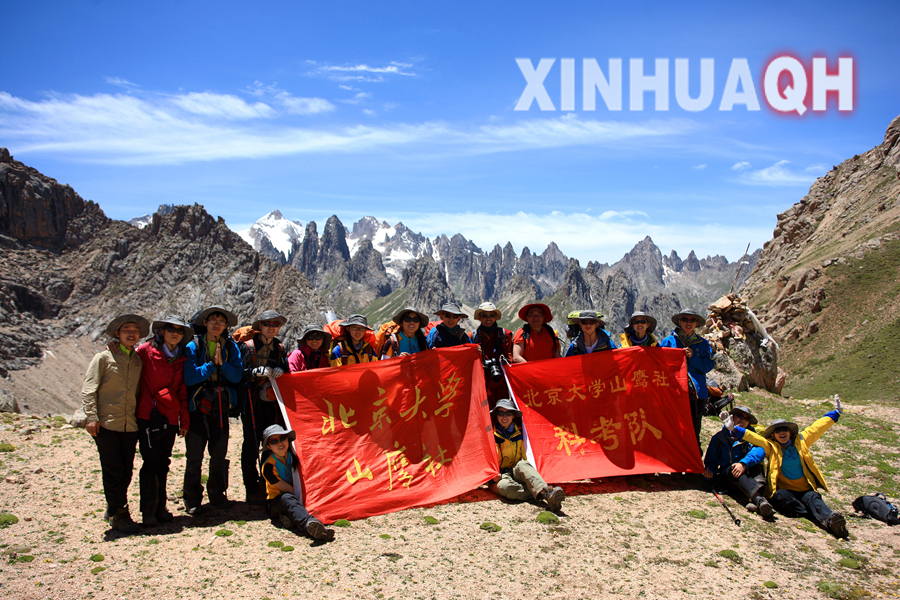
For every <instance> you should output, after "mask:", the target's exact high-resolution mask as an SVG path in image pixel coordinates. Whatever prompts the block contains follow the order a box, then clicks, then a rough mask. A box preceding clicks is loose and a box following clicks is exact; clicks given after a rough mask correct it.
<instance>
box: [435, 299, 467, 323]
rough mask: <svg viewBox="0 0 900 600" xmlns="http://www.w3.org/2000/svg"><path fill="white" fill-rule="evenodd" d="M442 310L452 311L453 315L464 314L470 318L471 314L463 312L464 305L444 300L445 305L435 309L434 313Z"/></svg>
mask: <svg viewBox="0 0 900 600" xmlns="http://www.w3.org/2000/svg"><path fill="white" fill-rule="evenodd" d="M442 312H445V313H450V314H451V315H462V316H463V317H465V318H467V319H468V318H469V315H467V314H466V313H464V312H463V309H462V307H461V306H460V305H459V304H458V303H456V302H444V304H443V306H441V307H440V308H439V309H438V310H436V311H434V314H436V315H437V314H440V313H442Z"/></svg>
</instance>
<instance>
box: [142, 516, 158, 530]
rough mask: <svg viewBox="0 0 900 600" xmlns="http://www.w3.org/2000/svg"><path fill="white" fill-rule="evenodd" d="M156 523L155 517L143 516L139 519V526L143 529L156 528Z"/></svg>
mask: <svg viewBox="0 0 900 600" xmlns="http://www.w3.org/2000/svg"><path fill="white" fill-rule="evenodd" d="M158 523H159V521H158V520H157V518H156V515H148V514H144V516H143V517H142V518H141V525H143V526H144V527H156V525H157V524H158Z"/></svg>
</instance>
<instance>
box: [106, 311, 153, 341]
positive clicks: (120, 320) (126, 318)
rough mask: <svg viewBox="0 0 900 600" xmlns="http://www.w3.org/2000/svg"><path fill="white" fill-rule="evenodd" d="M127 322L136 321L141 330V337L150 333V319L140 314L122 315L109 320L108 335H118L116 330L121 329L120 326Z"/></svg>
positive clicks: (112, 336)
mask: <svg viewBox="0 0 900 600" xmlns="http://www.w3.org/2000/svg"><path fill="white" fill-rule="evenodd" d="M125 323H134V324H136V325H137V326H138V327H139V328H140V330H141V337H146V336H148V335H149V334H150V321H148V320H147V319H145V318H144V317H142V316H140V315H132V314H128V315H120V316H118V317H116V318H115V319H113V320H112V321H110V322H109V325H107V326H106V335H108V336H109V337H111V338H114V337H116V332H117V331H118V330H119V327H121V326H122V325H124V324H125Z"/></svg>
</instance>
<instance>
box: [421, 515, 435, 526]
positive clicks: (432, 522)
mask: <svg viewBox="0 0 900 600" xmlns="http://www.w3.org/2000/svg"><path fill="white" fill-rule="evenodd" d="M422 520H423V521H425V523H427V524H428V525H437V524H438V520H437V519H435V518H434V517H432V516H431V515H426V516H425V517H423V518H422Z"/></svg>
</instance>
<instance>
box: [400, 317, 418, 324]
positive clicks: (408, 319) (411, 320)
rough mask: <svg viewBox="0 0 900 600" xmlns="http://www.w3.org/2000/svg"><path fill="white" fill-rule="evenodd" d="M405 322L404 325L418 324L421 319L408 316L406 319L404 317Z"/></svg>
mask: <svg viewBox="0 0 900 600" xmlns="http://www.w3.org/2000/svg"><path fill="white" fill-rule="evenodd" d="M403 322H404V323H418V322H419V317H417V316H415V315H406V316H405V317H403Z"/></svg>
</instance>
